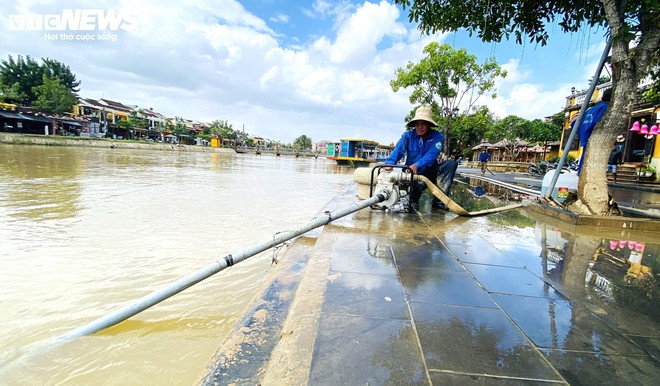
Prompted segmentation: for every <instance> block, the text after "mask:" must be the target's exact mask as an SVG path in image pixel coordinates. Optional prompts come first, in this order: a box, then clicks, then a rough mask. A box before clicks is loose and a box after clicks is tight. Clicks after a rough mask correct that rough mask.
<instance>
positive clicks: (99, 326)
mask: <svg viewBox="0 0 660 386" xmlns="http://www.w3.org/2000/svg"><path fill="white" fill-rule="evenodd" d="M390 194H391V192H389V191H386V190H383V191H381V192H379V193H377V194H376V195H374V196H373V197H371V198H368V199H366V200H362V201H359V202H356V203H354V204H351V205H348V206H346V207H344V208H341V209H338V210H336V211H334V212H325V213H323V214H321V215H319V216H317V217H316V218H314V219H313V220H311V221H309V222H308V223H306V224H303V225H301V226H299V227H298V228H296V229H294V230H292V231H287V232H282V233H278V234H276V235H275V236H274V237H273V238H272V239H270V240H267V241H263V242H260V243H257V244H253V245H251V246H249V247H247V248H245V249H242V250H240V251H238V252H236V253H233V254H229V255H226V256H224V257H222V258H220V259H219V260H217V261H216V262H214V263H212V264H209V265H207V266H206V267H204V268H202V269H200V270H198V271H196V272H193V273H191V274H189V275H187V276H185V277H182V278H181V279H179V280H176V281H174V282H172V283H170V284H169V285H167V286H166V287H163V288H161V289H159V290H157V291H154V292H152V293H150V294H148V295H146V296H143V297H141V298H139V299H137V300H135V301H134V302H133V303H130V304H127V305H125V306H124V307H121V308H119V309H117V310H115V311H113V312H111V313H109V314H107V315H105V316H102V317H100V318H98V319H96V320H93V321H91V322H89V323H87V324H85V325H83V326H80V327H78V328H76V329H74V330H72V331H69V332H67V333H65V334H62V335H60V336H58V337H55V338H54V341H53V342H52V343H64V342H66V341H68V340H72V339H75V338H79V337H81V336H85V335H89V334H93V333H95V332H97V331H100V330H103V329H106V328H108V327H111V326H114V325H115V324H118V323H120V322H123V321H124V320H126V319H128V318H130V317H132V316H133V315H135V314H138V313H140V312H142V311H144V310H146V309H147V308H150V307H152V306H154V305H156V304H158V303H160V302H162V301H163V300H165V299H167V298H169V297H171V296H174V295H176V294H177V293H179V292H181V291H183V290H185V289H187V288H189V287H192V286H193V285H195V284H197V283H199V282H201V281H202V280H205V279H207V278H209V277H211V276H212V275H214V274H216V273H218V272H220V271H222V270H223V269H225V268H228V267H231V266H232V265H234V264H237V263H239V262H241V261H243V260H245V259H247V258H249V257H252V256H254V255H256V254H257V253H260V252H263V251H265V250H267V249H270V248H272V247H274V246H276V245H278V244H281V243H283V242H285V241H287V240H290V239H292V238H294V237H297V236H300V235H302V234H303V233H307V232H309V231H310V230H312V229H315V228H318V227H320V226H322V225H326V224H328V223H330V222H332V221H334V220H336V219H338V218H341V217H344V216H347V215H349V214H351V213H354V212H357V211H359V210H361V209H364V208H368V207H370V206H372V205H375V204H378V203H380V202H383V201H386V200H387V199H388V198H389V197H390Z"/></svg>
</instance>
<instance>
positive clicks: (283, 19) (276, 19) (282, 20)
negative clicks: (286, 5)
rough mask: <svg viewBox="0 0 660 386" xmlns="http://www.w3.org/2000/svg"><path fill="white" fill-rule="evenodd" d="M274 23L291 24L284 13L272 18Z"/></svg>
mask: <svg viewBox="0 0 660 386" xmlns="http://www.w3.org/2000/svg"><path fill="white" fill-rule="evenodd" d="M269 20H270V21H272V22H273V23H285V24H286V23H288V22H289V16H287V15H285V14H283V13H278V14H276V15H275V16H272V17H271V18H270V19H269Z"/></svg>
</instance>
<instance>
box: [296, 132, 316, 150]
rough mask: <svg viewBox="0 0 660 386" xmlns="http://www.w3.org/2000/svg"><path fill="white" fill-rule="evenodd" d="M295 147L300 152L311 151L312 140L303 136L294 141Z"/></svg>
mask: <svg viewBox="0 0 660 386" xmlns="http://www.w3.org/2000/svg"><path fill="white" fill-rule="evenodd" d="M293 147H294V148H296V149H300V150H310V149H311V148H312V139H311V138H309V137H308V136H306V135H305V134H303V135H301V136H300V137H298V138H296V139H295V140H294V141H293Z"/></svg>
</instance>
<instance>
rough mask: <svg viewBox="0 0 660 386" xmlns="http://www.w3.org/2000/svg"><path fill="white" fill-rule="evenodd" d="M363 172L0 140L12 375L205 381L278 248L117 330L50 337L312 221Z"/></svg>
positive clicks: (3, 307) (85, 381)
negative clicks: (57, 340)
mask: <svg viewBox="0 0 660 386" xmlns="http://www.w3.org/2000/svg"><path fill="white" fill-rule="evenodd" d="M351 180H352V170H351V169H347V168H343V167H339V166H337V165H335V164H334V163H333V162H331V161H328V160H326V159H323V158H318V159H315V158H303V157H301V158H295V157H284V156H282V157H274V156H269V155H252V154H230V153H227V154H225V153H173V152H159V151H147V150H145V151H139V150H121V149H96V148H76V147H46V146H28V145H0V186H2V188H0V327H1V328H0V383H2V384H3V385H19V384H20V385H25V384H41V385H92V384H93V385H164V384H169V385H187V384H193V383H194V382H195V381H196V380H198V379H199V377H200V375H201V373H202V372H203V371H204V368H205V366H206V364H207V362H208V360H209V359H210V358H211V356H212V355H213V353H214V352H215V350H216V348H217V347H218V345H219V344H220V342H221V341H222V340H223V338H224V336H225V335H226V334H227V332H228V331H229V330H230V329H231V328H232V326H233V324H234V323H235V322H236V321H237V319H238V317H239V316H240V314H241V313H242V312H243V310H244V309H245V308H246V306H247V305H248V304H249V302H250V301H251V300H252V298H253V297H254V295H255V294H256V292H257V289H258V288H259V287H260V285H261V283H262V280H263V278H264V277H265V276H266V275H268V273H269V272H268V271H269V268H270V265H271V258H272V251H266V252H264V253H262V254H259V255H257V256H255V257H252V258H251V259H248V260H247V261H244V262H242V263H240V264H238V265H236V266H234V267H231V268H230V269H227V270H225V271H223V272H220V273H219V274H217V275H215V276H213V277H211V278H209V279H207V280H206V281H204V282H202V283H199V284H197V285H196V286H194V287H192V288H190V289H188V290H186V291H184V292H182V293H180V294H178V295H176V296H174V297H173V298H170V299H168V300H166V301H164V302H162V303H160V304H158V305H156V306H154V307H153V308H151V309H149V310H147V311H145V312H143V313H141V314H138V315H136V316H134V317H133V318H131V319H130V320H128V321H126V322H124V323H121V324H120V325H118V326H115V327H112V328H110V329H108V330H105V331H101V332H99V333H96V334H94V335H92V336H88V337H83V338H79V339H76V340H74V341H71V342H68V343H66V344H63V345H57V346H47V347H44V346H42V345H40V342H43V341H45V340H48V339H50V338H52V337H55V336H58V335H60V334H63V333H66V332H68V331H70V330H71V329H73V328H75V327H78V326H80V325H83V324H85V323H87V322H89V321H91V320H93V319H96V318H97V317H100V316H102V315H104V314H106V313H108V312H110V311H113V310H115V309H116V308H119V307H121V306H123V305H125V304H127V303H129V302H130V301H132V300H134V299H137V298H139V297H141V296H144V295H146V294H148V293H149V292H151V291H154V290H156V289H159V288H161V287H163V286H165V285H167V284H169V283H170V282H172V281H173V280H176V279H178V278H180V277H182V276H185V275H187V274H189V273H191V272H193V271H196V270H198V269H199V268H202V267H204V266H206V265H207V264H209V263H211V262H213V261H215V260H216V259H217V258H219V257H221V256H224V255H226V254H228V253H232V252H235V251H238V250H240V249H242V248H244V247H246V246H249V245H251V244H253V243H256V242H261V241H264V240H267V239H268V238H270V237H272V236H273V234H275V233H276V232H279V231H283V230H290V229H293V228H295V227H296V226H297V225H299V224H301V223H304V222H307V221H308V220H310V219H311V218H313V217H314V216H315V215H316V214H317V213H318V212H319V210H320V209H321V208H322V207H323V206H324V205H325V204H326V203H327V202H328V201H329V200H330V199H332V197H333V196H335V195H336V194H337V193H338V192H339V191H340V190H341V189H342V188H343V187H344V186H346V184H347V183H349V182H350V181H351Z"/></svg>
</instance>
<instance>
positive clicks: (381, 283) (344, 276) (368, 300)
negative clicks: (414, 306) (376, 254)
mask: <svg viewBox="0 0 660 386" xmlns="http://www.w3.org/2000/svg"><path fill="white" fill-rule="evenodd" d="M330 278H331V280H330V281H329V282H328V284H327V287H326V293H325V300H324V302H323V312H325V313H333V314H350V315H363V316H375V317H382V318H396V319H410V315H409V313H408V307H407V305H406V302H405V299H404V295H403V289H402V288H401V283H400V282H399V279H398V277H396V276H395V275H371V274H364V273H350V272H343V273H336V272H334V273H333V272H331V273H330Z"/></svg>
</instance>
